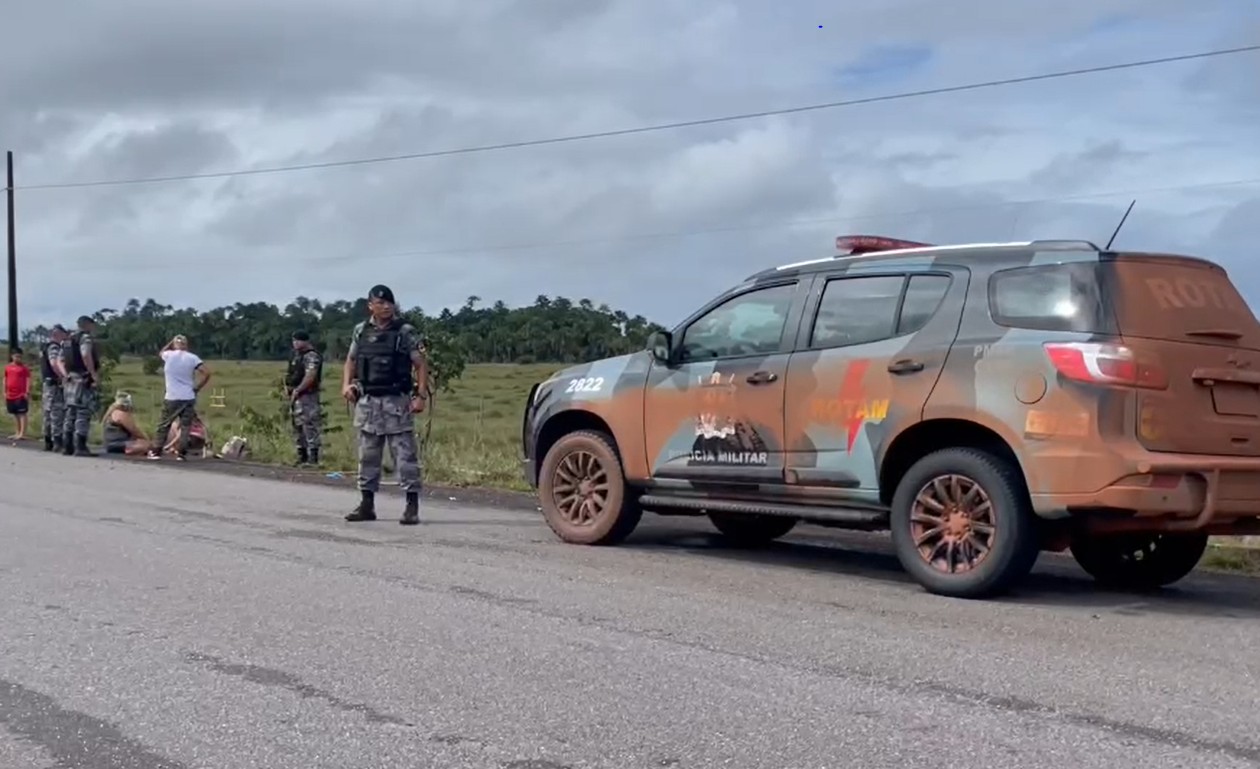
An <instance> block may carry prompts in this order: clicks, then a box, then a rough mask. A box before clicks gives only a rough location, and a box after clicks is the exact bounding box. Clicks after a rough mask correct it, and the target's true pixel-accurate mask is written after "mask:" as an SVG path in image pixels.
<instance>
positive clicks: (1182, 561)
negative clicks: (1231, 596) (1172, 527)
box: [1072, 532, 1208, 590]
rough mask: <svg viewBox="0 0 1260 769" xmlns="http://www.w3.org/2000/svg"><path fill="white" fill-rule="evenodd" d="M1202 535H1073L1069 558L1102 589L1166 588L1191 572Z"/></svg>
mask: <svg viewBox="0 0 1260 769" xmlns="http://www.w3.org/2000/svg"><path fill="white" fill-rule="evenodd" d="M1207 545H1208V535H1206V534H1193V533H1191V534H1181V533H1177V534H1113V535H1105V536H1089V535H1088V534H1085V533H1083V532H1082V533H1079V534H1076V535H1075V536H1074V537H1073V539H1072V557H1073V558H1075V559H1076V562H1077V563H1078V564H1080V566H1081V568H1082V569H1084V570H1085V571H1086V572H1087V573H1088V574H1089V575H1090V576H1091V577H1093V578H1094V579H1095V580H1096V581H1097V582H1099V583H1100V584H1103V585H1108V586H1111V587H1119V588H1127V589H1133V590H1154V589H1156V588H1161V587H1166V586H1168V585H1171V584H1173V583H1174V582H1176V581H1178V580H1180V579H1181V578H1183V577H1185V576H1186V575H1188V574H1189V573H1190V572H1192V571H1194V567H1196V566H1198V565H1199V561H1200V560H1201V559H1202V558H1203V553H1204V552H1205V551H1206V550H1207Z"/></svg>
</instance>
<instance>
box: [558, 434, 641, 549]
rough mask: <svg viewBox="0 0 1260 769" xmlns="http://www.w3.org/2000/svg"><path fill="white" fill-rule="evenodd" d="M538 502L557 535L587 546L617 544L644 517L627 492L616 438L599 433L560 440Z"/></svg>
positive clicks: (571, 435)
mask: <svg viewBox="0 0 1260 769" xmlns="http://www.w3.org/2000/svg"><path fill="white" fill-rule="evenodd" d="M538 498H539V502H540V503H541V505H542V510H543V517H544V518H546V520H547V525H548V526H550V527H551V530H552V531H554V532H555V533H556V536H558V537H560V539H562V540H564V541H565V542H572V543H575V544H581V545H615V544H617V543H618V542H621V541H622V540H624V539H625V538H626V537H628V536H629V535H630V533H631V532H633V531H634V529H635V527H636V526H638V525H639V519H640V518H641V517H642V515H643V511H642V510H641V509H640V508H639V506H638V504H637V503H636V501H635V500H634V499H632V498H631V494H630V490H629V489H628V488H626V479H625V475H624V474H623V473H622V470H621V460H620V458H619V457H618V456H617V451H616V449H614V448H613V442H612V438H611V437H609V436H608V435H607V434H605V433H602V432H598V431H595V430H579V431H577V432H573V433H569V434H568V435H566V436H564V437H563V438H561V439H560V440H558V441H556V443H555V445H553V446H552V447H551V450H550V451H548V452H547V456H546V457H544V458H543V462H542V467H541V468H540V470H539V473H538Z"/></svg>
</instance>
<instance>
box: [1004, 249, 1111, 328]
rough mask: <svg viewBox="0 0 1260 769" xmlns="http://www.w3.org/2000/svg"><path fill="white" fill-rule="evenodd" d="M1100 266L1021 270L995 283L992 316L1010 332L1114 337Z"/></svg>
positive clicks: (1085, 264) (1082, 264)
mask: <svg viewBox="0 0 1260 769" xmlns="http://www.w3.org/2000/svg"><path fill="white" fill-rule="evenodd" d="M1104 296H1105V291H1104V287H1103V286H1102V284H1101V281H1100V279H1099V271H1098V264H1097V263H1096V262H1074V263H1070V264H1048V265H1041V266H1037V267H1017V268H1015V269H1011V270H1003V271H1001V272H996V273H994V274H993V276H992V277H991V278H989V314H990V315H991V316H992V317H993V321H994V322H995V323H997V324H998V325H1001V326H1008V327H1010V328H1027V329H1035V330H1040V331H1081V332H1086V333H1113V332H1114V327H1115V323H1114V322H1113V320H1112V318H1111V315H1110V313H1109V311H1108V309H1107V306H1106V304H1105V301H1104Z"/></svg>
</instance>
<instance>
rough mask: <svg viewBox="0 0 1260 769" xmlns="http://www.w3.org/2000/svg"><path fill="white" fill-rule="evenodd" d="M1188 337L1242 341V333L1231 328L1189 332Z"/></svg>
mask: <svg viewBox="0 0 1260 769" xmlns="http://www.w3.org/2000/svg"><path fill="white" fill-rule="evenodd" d="M1186 336H1209V337H1212V338H1213V339H1242V338H1243V334H1242V332H1241V331H1234V330H1233V329H1230V328H1205V329H1201V330H1199V331H1187V332H1186Z"/></svg>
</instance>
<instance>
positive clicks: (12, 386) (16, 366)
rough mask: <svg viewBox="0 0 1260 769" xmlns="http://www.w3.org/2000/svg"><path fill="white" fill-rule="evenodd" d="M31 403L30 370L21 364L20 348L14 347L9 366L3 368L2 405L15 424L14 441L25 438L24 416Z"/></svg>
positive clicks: (10, 354)
mask: <svg viewBox="0 0 1260 769" xmlns="http://www.w3.org/2000/svg"><path fill="white" fill-rule="evenodd" d="M30 403H31V370H30V369H29V368H27V367H26V364H24V363H22V348H21V347H14V348H13V352H11V353H9V365H7V366H5V367H4V405H5V406H6V407H7V408H8V410H9V413H10V414H12V415H13V419H14V420H15V421H16V422H17V433H16V434H14V436H13V439H14V440H18V441H20V440H22V439H23V438H25V437H26V414H27V412H28V411H29V410H30Z"/></svg>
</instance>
